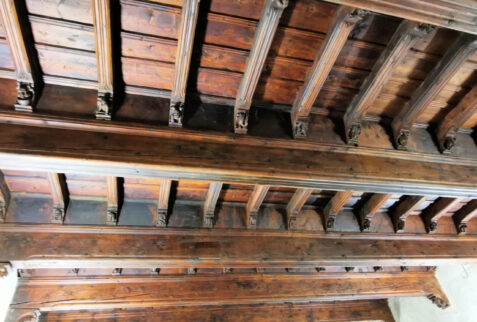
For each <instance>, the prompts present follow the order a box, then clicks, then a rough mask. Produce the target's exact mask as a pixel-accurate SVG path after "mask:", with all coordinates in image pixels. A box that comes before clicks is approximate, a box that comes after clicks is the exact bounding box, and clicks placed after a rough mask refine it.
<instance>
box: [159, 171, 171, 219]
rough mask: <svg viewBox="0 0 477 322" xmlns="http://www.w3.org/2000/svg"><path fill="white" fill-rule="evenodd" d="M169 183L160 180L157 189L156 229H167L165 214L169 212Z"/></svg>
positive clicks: (168, 181)
mask: <svg viewBox="0 0 477 322" xmlns="http://www.w3.org/2000/svg"><path fill="white" fill-rule="evenodd" d="M171 183H172V181H171V180H169V179H162V180H161V185H160V187H159V197H158V199H157V219H156V226H157V227H167V214H168V212H169V195H170V193H171Z"/></svg>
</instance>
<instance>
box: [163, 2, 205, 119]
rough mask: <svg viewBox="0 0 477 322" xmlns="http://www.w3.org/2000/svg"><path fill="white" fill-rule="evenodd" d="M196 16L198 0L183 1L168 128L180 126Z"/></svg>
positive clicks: (197, 13)
mask: <svg viewBox="0 0 477 322" xmlns="http://www.w3.org/2000/svg"><path fill="white" fill-rule="evenodd" d="M198 15H199V0H184V3H183V5H182V16H181V26H180V32H179V40H178V47H177V54H176V63H175V67H174V79H173V83H172V92H171V105H170V109H169V126H177V127H181V126H182V119H183V117H184V104H185V98H186V89H187V79H188V77H189V68H190V59H191V57H192V49H193V45H194V35H195V27H196V25H197V18H198Z"/></svg>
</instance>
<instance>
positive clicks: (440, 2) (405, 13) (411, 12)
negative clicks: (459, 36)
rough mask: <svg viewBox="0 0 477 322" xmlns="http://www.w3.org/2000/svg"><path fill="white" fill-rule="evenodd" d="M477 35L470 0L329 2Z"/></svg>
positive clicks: (476, 14) (476, 17)
mask: <svg viewBox="0 0 477 322" xmlns="http://www.w3.org/2000/svg"><path fill="white" fill-rule="evenodd" d="M326 1H327V2H332V3H336V4H340V5H347V6H355V7H358V8H362V9H365V10H369V11H374V12H377V13H381V14H385V15H389V16H395V17H399V18H402V19H407V20H412V21H417V22H420V23H426V24H431V25H435V26H438V27H443V28H448V29H454V30H458V31H463V32H467V33H471V34H475V35H477V26H476V25H475V21H476V19H477V9H476V8H475V5H474V3H473V2H472V1H468V0H454V1H447V0H433V1H427V0H326Z"/></svg>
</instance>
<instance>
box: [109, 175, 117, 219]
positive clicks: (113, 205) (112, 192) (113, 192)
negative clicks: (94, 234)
mask: <svg viewBox="0 0 477 322" xmlns="http://www.w3.org/2000/svg"><path fill="white" fill-rule="evenodd" d="M106 195H107V199H108V208H107V216H106V224H108V225H117V223H118V219H119V218H118V217H119V200H118V179H117V178H116V177H113V176H107V177H106Z"/></svg>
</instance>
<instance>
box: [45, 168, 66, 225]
mask: <svg viewBox="0 0 477 322" xmlns="http://www.w3.org/2000/svg"><path fill="white" fill-rule="evenodd" d="M47 179H48V183H49V185H50V189H51V197H52V199H53V220H52V222H53V223H57V224H62V223H63V221H64V219H65V213H66V205H67V202H68V201H67V198H68V196H67V195H66V193H65V192H66V191H65V185H66V183H65V182H64V178H62V177H61V175H60V174H59V173H54V172H48V173H47Z"/></svg>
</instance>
